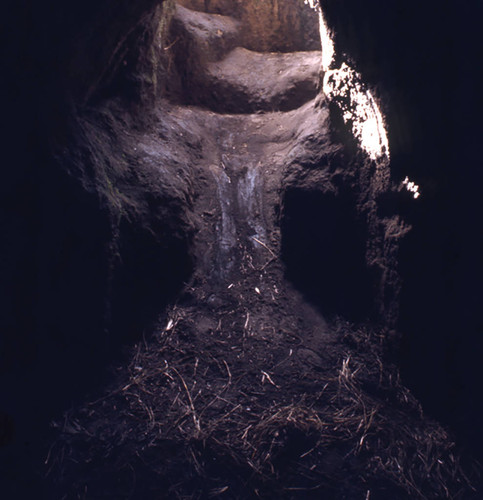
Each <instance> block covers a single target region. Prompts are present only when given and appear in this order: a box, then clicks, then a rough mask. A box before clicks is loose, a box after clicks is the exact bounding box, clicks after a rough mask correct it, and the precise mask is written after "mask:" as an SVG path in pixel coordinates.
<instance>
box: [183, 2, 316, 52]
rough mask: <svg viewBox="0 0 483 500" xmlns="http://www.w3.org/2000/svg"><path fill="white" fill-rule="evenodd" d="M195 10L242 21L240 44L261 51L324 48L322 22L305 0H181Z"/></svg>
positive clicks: (293, 50)
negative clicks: (321, 45)
mask: <svg viewBox="0 0 483 500" xmlns="http://www.w3.org/2000/svg"><path fill="white" fill-rule="evenodd" d="M178 3H179V4H180V5H183V6H184V7H188V8H190V9H192V10H195V11H201V12H208V13H211V14H222V15H225V16H231V17H234V18H235V19H237V20H239V21H240V24H241V27H242V34H241V38H240V45H241V46H242V47H244V48H246V49H249V50H254V51H259V52H270V51H274V52H296V51H301V50H318V49H320V36H319V30H318V23H317V22H314V13H313V10H312V9H311V8H310V7H309V6H308V5H306V4H305V3H304V2H303V1H299V0H297V1H294V2H284V1H283V0H267V1H263V2H255V1H248V2H247V1H244V0H234V1H232V0H207V1H205V0H181V1H180V2H178Z"/></svg>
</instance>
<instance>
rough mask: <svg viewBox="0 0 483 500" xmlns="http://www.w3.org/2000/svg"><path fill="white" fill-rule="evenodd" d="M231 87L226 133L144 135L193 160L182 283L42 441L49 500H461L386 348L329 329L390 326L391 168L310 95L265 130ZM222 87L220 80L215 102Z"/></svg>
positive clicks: (441, 450) (381, 337)
mask: <svg viewBox="0 0 483 500" xmlns="http://www.w3.org/2000/svg"><path fill="white" fill-rule="evenodd" d="M200 17H201V22H200V23H199V25H201V24H202V22H203V21H204V20H205V17H204V16H200ZM184 18H185V19H188V22H189V24H190V26H193V25H195V24H196V23H194V22H193V21H194V19H195V18H196V15H195V14H192V15H190V16H184ZM178 22H179V19H178ZM205 26H206V25H205ZM215 29H218V28H215ZM180 32H181V31H180ZM201 36H202V38H203V40H206V39H210V38H211V37H210V36H209V35H208V36H207V33H206V29H204V30H202V32H201ZM194 46H196V44H194ZM239 50H240V49H234V52H235V54H236V53H237V52H239ZM279 56H280V55H279ZM308 56H309V57H310V56H311V54H310V53H309V54H307V53H293V54H290V55H288V54H285V55H283V56H280V57H278V56H277V57H274V55H273V54H257V55H256V59H255V57H253V55H252V56H251V59H249V61H250V63H247V65H248V64H252V68H253V69H254V70H255V69H256V68H257V63H258V61H260V60H261V59H262V58H263V57H265V58H266V60H267V61H268V63H267V64H269V65H270V67H271V68H275V69H276V68H277V66H278V71H275V72H274V74H278V75H282V76H281V77H280V81H278V82H277V85H280V86H281V87H282V86H283V85H284V84H285V85H290V82H289V81H288V79H286V78H284V77H283V70H285V69H286V67H287V59H288V58H290V59H291V60H292V61H295V62H297V61H300V62H302V63H303V62H305V61H306V58H307V57H308ZM227 57H228V58H229V57H230V54H228V56H227ZM187 59H188V60H189V58H187ZM212 59H213V57H212V56H210V57H207V58H206V59H205V61H210V60H212ZM178 61H179V59H178ZM254 61H255V62H254ZM206 64H207V65H208V68H207V69H209V68H210V66H209V65H210V64H213V63H209V62H207V63H206ZM202 69H203V68H201V69H200V70H202ZM239 69H240V72H239V74H238V77H239V79H240V80H241V83H242V84H243V85H244V86H245V88H246V94H247V95H249V94H252V95H254V96H257V98H258V99H259V101H258V102H259V105H258V108H255V109H254V111H256V112H255V113H250V112H249V111H250V109H247V100H243V99H232V100H231V103H232V106H233V108H232V109H233V111H236V112H233V111H232V113H230V114H227V113H218V112H216V111H217V106H219V105H220V104H219V103H217V102H216V101H210V100H207V101H204V102H203V104H204V107H203V108H200V107H193V106H186V105H180V104H179V103H177V102H174V103H173V102H169V101H162V102H161V103H160V105H161V106H160V112H159V116H160V118H161V120H160V126H164V128H165V129H168V130H169V129H171V130H173V131H175V133H176V134H177V135H179V138H178V140H176V139H175V138H174V137H173V136H170V137H169V139H170V140H169V141H163V140H162V138H163V135H164V134H160V137H158V138H156V140H155V141H152V142H150V143H149V144H150V151H151V156H152V157H156V156H157V155H164V156H165V157H169V156H171V155H177V154H179V149H180V148H181V151H183V145H185V146H188V145H191V147H192V153H193V156H192V157H191V158H190V157H188V156H186V157H185V160H187V161H190V160H191V169H190V170H191V171H192V174H191V176H190V179H191V186H192V192H193V205H192V213H193V217H194V222H195V224H196V227H197V232H196V235H195V236H194V238H193V244H192V252H193V255H194V257H195V269H194V272H193V276H192V278H191V279H190V281H189V282H188V283H187V284H186V286H185V287H184V289H183V291H182V293H181V294H180V295H179V297H178V300H177V302H176V303H175V304H174V305H173V306H172V307H171V308H170V309H168V311H167V313H166V315H165V316H164V317H163V321H160V322H159V324H158V328H157V329H156V334H155V335H154V336H153V337H152V338H150V339H149V340H148V339H146V340H144V341H143V342H140V343H138V345H137V346H136V347H135V348H134V349H133V350H132V353H131V359H130V362H129V365H128V366H122V367H119V368H118V369H117V370H116V372H115V376H114V377H113V379H112V381H111V386H110V387H109V388H107V389H104V390H102V391H101V392H100V394H98V396H97V397H95V398H92V399H91V400H90V401H89V402H88V403H86V404H83V405H80V407H78V408H77V409H75V410H73V411H72V412H69V414H66V415H65V421H64V423H61V421H60V420H59V421H57V422H56V423H55V427H56V429H57V431H56V438H57V439H56V442H55V443H54V444H53V445H52V448H51V450H50V455H49V459H48V460H47V464H48V467H49V470H50V474H51V477H52V479H53V483H54V487H56V488H58V490H56V492H58V496H62V495H63V494H67V495H68V496H69V495H70V496H72V497H74V498H75V496H76V495H79V494H81V492H85V491H87V492H89V495H91V496H92V497H94V498H95V497H100V498H106V497H108V496H115V497H117V498H129V497H134V498H147V499H149V498H153V499H154V498H158V497H159V496H161V495H164V496H168V497H173V498H186V497H188V498H207V497H212V496H220V495H221V496H225V497H227V498H256V497H261V498H274V497H277V498H287V499H288V498H320V495H321V493H322V494H323V495H324V497H326V498H334V499H336V498H358V497H364V496H366V497H367V496H370V497H372V498H380V499H384V498H388V497H390V498H395V499H399V498H400V499H403V498H407V497H408V496H414V495H420V496H422V497H433V498H437V497H445V496H446V497H448V498H449V497H450V496H451V495H453V494H455V495H456V494H459V492H460V491H462V492H464V493H465V494H466V493H469V494H471V485H470V484H469V481H468V479H466V478H465V476H464V475H463V473H462V472H461V470H460V468H459V465H457V464H456V463H455V461H454V459H453V461H451V459H450V458H449V457H450V456H451V454H452V452H453V451H452V450H453V448H454V445H453V444H452V443H451V441H450V440H449V439H448V436H447V435H446V433H445V431H444V430H443V429H441V428H440V427H439V426H438V425H437V424H434V423H432V422H430V421H428V420H426V419H425V418H424V416H423V415H422V413H421V411H420V409H419V407H418V405H417V402H416V401H415V400H414V399H413V398H412V397H411V395H410V394H409V393H408V392H407V391H406V390H405V389H404V387H403V386H401V384H400V383H399V381H398V375H397V369H396V368H395V367H393V366H392V365H386V363H387V360H386V358H385V356H384V353H383V351H384V346H387V345H388V344H389V345H390V342H388V339H387V329H377V328H375V327H374V326H372V327H366V328H363V327H359V328H356V327H355V326H354V325H351V324H349V323H346V322H344V321H342V320H340V319H337V318H336V316H337V315H340V314H343V315H344V316H346V317H349V318H352V319H356V320H363V319H366V318H367V317H372V319H377V320H379V322H380V323H383V322H384V321H388V322H389V323H390V322H391V321H393V316H392V314H393V313H394V311H393V310H392V309H391V307H395V306H394V304H396V305H397V301H396V300H395V299H396V297H395V294H394V292H395V289H394V287H396V286H397V280H396V279H394V276H391V275H390V274H389V273H386V271H387V270H389V269H391V270H392V271H393V272H394V273H396V269H395V268H393V267H392V266H394V265H395V264H396V261H395V255H394V253H395V252H396V251H397V243H398V240H399V239H400V238H401V237H402V235H403V234H404V232H405V230H406V227H405V225H404V224H403V223H402V222H401V221H400V220H399V219H398V217H396V216H394V215H390V214H389V213H386V214H385V216H384V217H380V215H379V214H378V213H377V211H376V207H377V198H378V197H380V196H381V195H383V194H386V195H391V194H393V195H394V193H391V189H390V188H391V185H390V183H389V170H388V164H387V163H384V162H370V161H368V160H367V159H366V163H364V156H363V155H362V154H360V153H357V151H356V150H355V149H354V150H352V151H351V149H350V147H347V146H345V145H344V144H342V143H341V141H340V139H341V136H338V135H337V134H336V133H335V132H336V131H337V127H336V126H334V123H333V118H334V112H333V110H332V112H331V109H330V106H329V103H328V102H327V100H326V99H325V97H324V96H323V95H319V96H318V97H317V98H315V99H311V94H310V93H308V94H307V95H306V101H307V102H303V103H302V105H300V103H298V102H297V99H298V96H294V97H293V99H294V101H293V102H289V105H288V106H287V108H288V109H289V111H282V110H280V109H277V110H275V111H270V112H263V110H264V109H265V108H266V102H264V101H263V99H265V100H267V101H269V102H271V99H272V96H271V95H270V94H269V93H265V94H262V95H260V94H261V93H260V85H259V78H258V75H257V72H256V71H252V73H251V76H248V75H249V73H248V72H245V71H243V70H244V69H245V68H244V67H240V68H239ZM224 71H226V73H224ZM183 72H184V67H183V66H182V65H181V66H180V67H178V68H177V73H178V74H183ZM235 76H236V75H235V72H234V65H227V64H222V65H220V66H219V67H218V77H219V78H220V79H226V80H229V81H230V82H231V84H232V85H231V87H230V88H231V92H234V89H236V88H237V87H239V86H240V85H241V84H240V83H239V82H236V81H235ZM192 88H193V89H194V90H195V89H198V91H199V92H201V95H200V97H201V96H203V92H204V89H203V88H200V87H197V86H193V87H192ZM225 95H226V96H227V97H229V96H230V90H229V89H227V90H226V94H225ZM248 102H250V100H248ZM252 102H255V100H254V99H253V100H252ZM213 103H214V107H211V106H212V105H213ZM222 103H223V101H222ZM271 104H272V106H273V102H272V103H271ZM291 108H295V109H291ZM160 139H161V140H160ZM138 140H140V141H141V146H142V149H143V150H146V146H145V144H146V143H147V139H145V138H139V139H138ZM173 147H174V148H175V149H174V150H172V149H171V148H173ZM193 160H195V161H193ZM174 188H175V186H174ZM287 277H288V278H291V281H292V282H293V283H292V282H291V281H288V280H287ZM294 284H295V285H296V287H297V288H298V290H297V289H296V288H294ZM309 285H312V286H311V287H310V286H309ZM391 286H392V287H393V289H392V292H393V295H392V296H391V294H390V293H389V292H388V290H390V289H391ZM309 301H311V302H312V304H310V302H309ZM314 306H315V307H314ZM321 310H322V311H323V313H324V316H325V317H327V318H331V321H330V322H328V321H327V320H326V319H325V317H324V316H323V315H322V314H321V312H320V311H321ZM414 450H416V452H415V451H414ZM414 454H417V456H418V457H422V458H421V461H420V462H415V461H414V460H413V458H414ZM128 471H129V473H128ZM349 478H350V480H349ZM342 479H345V480H344V481H343V480H342Z"/></svg>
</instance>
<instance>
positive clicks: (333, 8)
mask: <svg viewBox="0 0 483 500" xmlns="http://www.w3.org/2000/svg"><path fill="white" fill-rule="evenodd" d="M321 3H322V5H323V8H324V11H325V14H326V17H327V20H328V22H329V25H330V27H331V28H332V29H333V30H334V32H335V37H336V44H337V46H338V49H339V53H344V52H345V53H347V54H350V55H351V56H352V57H353V58H354V63H355V64H357V65H358V68H359V69H360V70H361V71H362V73H363V76H364V79H365V80H366V81H370V82H372V83H374V84H375V85H377V86H378V88H379V93H380V95H381V96H382V97H383V98H384V101H385V102H386V103H387V106H386V109H385V112H386V119H387V124H388V130H389V140H390V145H391V160H392V161H391V163H392V165H391V169H392V173H393V177H394V179H395V181H397V182H399V181H401V180H402V179H404V177H405V176H409V177H410V178H411V179H412V180H414V181H415V182H416V183H417V184H419V185H420V186H421V192H422V196H421V197H420V198H419V199H418V200H416V202H415V201H414V200H412V199H411V198H410V197H408V198H407V199H406V200H405V201H403V200H401V199H400V201H398V202H396V200H391V199H386V200H385V202H384V203H383V204H382V205H381V206H384V205H385V206H393V207H395V206H397V208H398V210H400V211H401V213H403V214H404V217H405V219H406V221H407V222H409V223H410V224H411V226H412V228H413V229H412V231H411V233H410V234H409V235H408V237H407V238H406V239H405V241H404V243H403V246H402V248H401V254H400V257H399V260H400V263H401V273H402V280H403V283H404V286H403V290H402V302H401V316H400V322H399V325H398V329H400V330H401V332H402V333H403V347H404V348H403V351H402V353H401V362H402V363H403V364H404V366H405V369H404V374H405V377H406V380H407V381H408V383H410V385H411V387H412V388H413V389H414V391H415V392H416V393H417V394H418V396H419V397H420V398H421V400H422V402H423V405H424V407H425V408H426V409H427V410H428V411H430V412H431V413H432V414H433V415H437V416H438V418H442V419H444V420H445V421H447V422H449V423H451V424H452V425H453V427H454V428H455V429H458V432H459V434H460V435H461V436H464V438H465V440H466V442H467V443H468V445H469V446H471V447H472V448H473V450H474V451H475V452H476V453H478V454H481V450H483V433H482V427H481V425H480V422H481V420H482V419H483V406H482V405H483V403H482V401H483V397H482V394H483V385H482V378H481V376H480V373H479V371H480V369H479V366H480V360H481V359H482V357H483V333H482V323H481V307H480V304H481V303H482V302H483V293H482V288H481V286H480V284H481V282H482V281H483V256H482V248H483V241H482V232H481V231H480V230H479V229H478V228H479V227H481V225H482V216H483V203H482V200H483V199H482V197H481V193H480V191H481V185H482V184H483V174H482V172H483V170H482V169H481V168H479V167H478V166H477V165H478V162H479V157H480V156H481V151H480V149H481V148H480V143H481V118H480V117H481V116H482V109H483V106H482V101H481V92H480V88H481V85H482V80H481V76H482V75H481V72H480V71H479V70H478V69H477V68H478V67H477V65H475V61H478V60H480V59H481V47H482V41H481V30H480V28H479V19H481V15H482V8H481V4H480V3H478V2H476V1H470V2H468V3H466V4H465V5H464V6H461V7H458V8H453V6H451V5H450V4H442V3H441V2H437V1H429V2H425V3H424V5H421V6H419V7H418V8H417V9H416V10H415V9H413V8H412V7H411V6H410V5H409V4H408V3H405V2H399V1H397V2H384V3H381V2H378V1H377V0H372V1H367V2H359V1H357V0H341V1H338V2H331V1H329V0H322V2H321ZM480 456H481V455H480Z"/></svg>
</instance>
